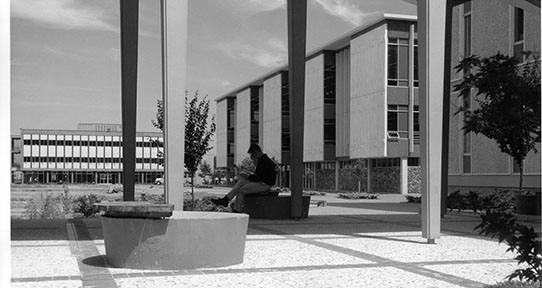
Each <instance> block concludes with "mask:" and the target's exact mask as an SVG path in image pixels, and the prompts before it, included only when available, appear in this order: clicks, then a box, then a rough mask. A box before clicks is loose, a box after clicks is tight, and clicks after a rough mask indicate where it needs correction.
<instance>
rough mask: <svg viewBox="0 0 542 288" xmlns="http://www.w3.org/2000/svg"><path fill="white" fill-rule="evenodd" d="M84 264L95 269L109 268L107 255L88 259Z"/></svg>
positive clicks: (84, 260)
mask: <svg viewBox="0 0 542 288" xmlns="http://www.w3.org/2000/svg"><path fill="white" fill-rule="evenodd" d="M82 262H83V264H85V265H89V266H94V267H102V268H107V267H109V266H108V265H107V259H106V258H105V255H97V256H92V257H88V258H85V259H83V261H82Z"/></svg>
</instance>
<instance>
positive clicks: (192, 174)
mask: <svg viewBox="0 0 542 288" xmlns="http://www.w3.org/2000/svg"><path fill="white" fill-rule="evenodd" d="M190 179H191V182H192V183H191V186H192V211H194V207H195V206H196V205H195V203H194V172H191V173H190Z"/></svg>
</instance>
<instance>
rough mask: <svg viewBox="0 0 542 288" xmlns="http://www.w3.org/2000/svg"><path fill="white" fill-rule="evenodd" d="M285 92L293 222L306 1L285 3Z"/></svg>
mask: <svg viewBox="0 0 542 288" xmlns="http://www.w3.org/2000/svg"><path fill="white" fill-rule="evenodd" d="M287 4H288V69H289V73H288V77H289V81H288V88H289V91H288V92H289V95H290V189H291V191H292V199H291V201H292V203H291V209H292V213H291V215H292V218H301V216H302V212H303V211H302V209H303V207H302V200H303V129H304V120H305V53H306V51H305V48H306V36H307V0H288V2H287Z"/></svg>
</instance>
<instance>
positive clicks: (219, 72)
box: [9, 0, 416, 135]
mask: <svg viewBox="0 0 542 288" xmlns="http://www.w3.org/2000/svg"><path fill="white" fill-rule="evenodd" d="M170 1H171V0H170ZM10 4H11V6H10V25H11V33H10V36H9V38H10V48H11V56H10V64H11V65H10V68H11V71H10V76H11V78H10V84H11V91H10V92H11V98H10V105H11V106H10V130H11V131H10V132H11V134H12V135H18V134H19V133H20V130H19V129H20V128H26V129H74V130H76V129H77V124H78V123H121V94H120V93H121V91H120V76H121V75H120V53H119V46H120V32H119V21H120V20H119V1H118V0H92V1H89V0H11V2H10ZM159 8H160V1H159V0H140V11H139V13H140V14H139V17H140V19H139V35H140V38H139V60H138V69H139V70H138V73H139V74H138V98H137V106H138V112H137V124H136V125H137V128H136V129H137V130H138V131H146V132H147V131H158V130H156V129H155V128H154V127H153V126H152V123H151V121H152V120H153V119H154V118H155V113H156V101H157V100H158V99H160V98H161V79H160V75H161V72H160V71H161V67H160V11H159ZM384 12H385V13H395V14H409V15H415V14H416V7H415V6H414V5H412V4H409V3H407V2H404V1H402V0H308V5H307V51H311V50H312V49H314V48H316V47H319V46H322V45H324V44H326V43H328V42H330V41H332V40H333V39H336V38H337V37H339V36H340V35H342V34H344V33H346V32H348V31H350V30H353V29H355V28H356V27H357V26H359V25H363V23H364V22H366V21H368V19H372V18H374V17H378V15H379V14H382V13H384ZM188 15H189V17H188V52H187V59H188V64H187V89H188V91H189V94H190V95H191V94H193V93H194V92H195V91H196V90H197V91H198V92H199V94H200V95H202V96H205V95H207V97H208V98H209V99H210V100H211V103H212V110H211V111H212V113H216V112H215V109H214V107H215V105H214V104H215V103H214V99H216V98H218V97H220V96H223V95H224V94H226V93H228V92H230V91H232V90H233V89H235V88H237V87H239V86H241V85H243V84H245V83H248V82H250V81H251V80H253V79H255V78H257V77H259V76H261V75H263V74H265V73H267V72H269V71H271V70H273V69H275V68H277V67H280V66H282V65H284V64H286V62H287V33H286V31H287V30H286V29H287V21H286V0H190V1H188ZM180 96H182V95H180Z"/></svg>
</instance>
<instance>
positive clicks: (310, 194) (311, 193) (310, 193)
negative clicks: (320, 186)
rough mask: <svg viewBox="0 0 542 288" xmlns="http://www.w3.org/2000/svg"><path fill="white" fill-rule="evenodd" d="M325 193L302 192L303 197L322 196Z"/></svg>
mask: <svg viewBox="0 0 542 288" xmlns="http://www.w3.org/2000/svg"><path fill="white" fill-rule="evenodd" d="M324 195H326V192H322V191H303V196H324Z"/></svg>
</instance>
